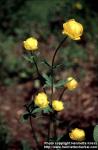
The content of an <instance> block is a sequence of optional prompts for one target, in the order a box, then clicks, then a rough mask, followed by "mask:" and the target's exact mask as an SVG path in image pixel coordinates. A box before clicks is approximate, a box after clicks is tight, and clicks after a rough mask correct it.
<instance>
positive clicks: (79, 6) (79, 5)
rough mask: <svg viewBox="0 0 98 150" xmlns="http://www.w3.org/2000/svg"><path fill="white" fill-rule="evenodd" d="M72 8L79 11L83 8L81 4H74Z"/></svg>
mask: <svg viewBox="0 0 98 150" xmlns="http://www.w3.org/2000/svg"><path fill="white" fill-rule="evenodd" d="M74 7H75V8H77V9H79V10H81V9H82V8H83V6H82V4H81V3H79V2H77V3H75V4H74Z"/></svg>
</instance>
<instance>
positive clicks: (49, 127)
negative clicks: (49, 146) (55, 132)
mask: <svg viewBox="0 0 98 150" xmlns="http://www.w3.org/2000/svg"><path fill="white" fill-rule="evenodd" d="M50 131H51V116H49V122H48V138H47V140H48V142H49V141H50Z"/></svg>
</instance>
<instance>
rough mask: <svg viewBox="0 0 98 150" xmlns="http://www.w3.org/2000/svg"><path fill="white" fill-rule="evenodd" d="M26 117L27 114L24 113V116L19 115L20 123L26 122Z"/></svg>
mask: <svg viewBox="0 0 98 150" xmlns="http://www.w3.org/2000/svg"><path fill="white" fill-rule="evenodd" d="M28 117H29V113H25V114H23V115H21V117H20V122H21V123H25V122H27V120H28Z"/></svg>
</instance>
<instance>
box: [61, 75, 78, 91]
mask: <svg viewBox="0 0 98 150" xmlns="http://www.w3.org/2000/svg"><path fill="white" fill-rule="evenodd" d="M64 86H65V87H67V88H68V90H74V89H76V88H77V86H78V82H77V81H76V80H75V79H74V78H73V77H68V78H67V83H66V84H65V85H64Z"/></svg>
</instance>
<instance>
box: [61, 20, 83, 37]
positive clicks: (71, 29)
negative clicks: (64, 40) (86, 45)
mask: <svg viewBox="0 0 98 150" xmlns="http://www.w3.org/2000/svg"><path fill="white" fill-rule="evenodd" d="M63 28H64V29H63V34H66V35H68V36H69V37H70V38H71V39H73V40H80V37H81V35H82V34H83V26H82V25H81V24H80V23H79V22H76V21H75V20H74V19H70V20H68V21H67V22H65V23H64V24H63Z"/></svg>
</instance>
